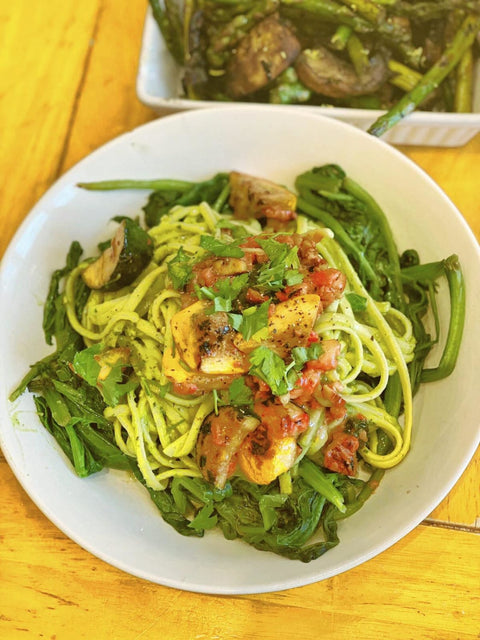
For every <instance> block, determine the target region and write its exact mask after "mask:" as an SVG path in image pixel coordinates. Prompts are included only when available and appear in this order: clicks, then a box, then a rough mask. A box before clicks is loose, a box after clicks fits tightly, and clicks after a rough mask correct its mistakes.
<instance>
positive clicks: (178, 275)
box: [167, 247, 193, 290]
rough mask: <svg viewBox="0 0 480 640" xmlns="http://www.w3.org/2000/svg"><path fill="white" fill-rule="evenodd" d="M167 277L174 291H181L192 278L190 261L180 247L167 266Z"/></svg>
mask: <svg viewBox="0 0 480 640" xmlns="http://www.w3.org/2000/svg"><path fill="white" fill-rule="evenodd" d="M167 269H168V275H169V277H170V280H171V281H172V284H173V286H174V288H175V289H179V290H181V289H183V287H184V286H185V285H186V284H187V282H188V281H189V280H190V278H191V277H192V273H193V272H192V261H191V259H190V258H189V256H188V255H187V254H186V253H185V251H184V250H183V249H182V247H180V249H179V250H178V251H177V253H176V255H175V257H174V258H172V259H171V260H170V261H169V263H168V264H167Z"/></svg>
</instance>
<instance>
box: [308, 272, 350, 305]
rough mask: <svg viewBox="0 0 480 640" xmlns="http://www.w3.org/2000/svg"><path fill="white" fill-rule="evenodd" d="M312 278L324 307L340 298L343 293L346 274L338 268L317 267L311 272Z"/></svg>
mask: <svg viewBox="0 0 480 640" xmlns="http://www.w3.org/2000/svg"><path fill="white" fill-rule="evenodd" d="M310 279H311V281H312V283H313V285H314V286H315V289H316V290H315V293H318V295H319V296H320V299H321V301H322V304H323V306H324V307H328V305H329V304H331V303H332V302H334V301H335V300H338V298H340V296H341V295H342V294H343V291H344V289H345V284H346V281H347V279H346V277H345V275H344V274H343V273H342V272H341V271H339V270H338V269H332V268H327V269H317V270H316V271H313V273H311V274H310Z"/></svg>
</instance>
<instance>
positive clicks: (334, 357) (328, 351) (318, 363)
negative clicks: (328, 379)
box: [307, 340, 340, 371]
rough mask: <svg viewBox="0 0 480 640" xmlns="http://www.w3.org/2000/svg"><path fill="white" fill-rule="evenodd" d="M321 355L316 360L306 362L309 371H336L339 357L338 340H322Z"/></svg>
mask: <svg viewBox="0 0 480 640" xmlns="http://www.w3.org/2000/svg"><path fill="white" fill-rule="evenodd" d="M321 345H322V353H321V354H320V356H319V357H318V358H317V359H316V360H311V361H310V362H308V363H307V364H308V366H309V367H310V368H311V369H318V370H320V371H332V370H333V369H336V367H337V364H338V356H339V355H340V343H339V342H338V340H322V342H321Z"/></svg>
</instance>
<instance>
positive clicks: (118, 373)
mask: <svg viewBox="0 0 480 640" xmlns="http://www.w3.org/2000/svg"><path fill="white" fill-rule="evenodd" d="M103 349H104V346H103V345H102V344H101V343H98V344H94V345H93V346H91V347H88V348H87V349H83V350H82V351H79V352H78V353H76V354H75V357H74V358H73V368H74V370H75V373H77V374H78V375H79V376H80V377H81V378H83V379H84V380H85V382H87V383H88V384H89V385H91V386H92V387H97V389H99V390H100V392H101V394H102V396H103V398H104V400H105V402H106V403H107V404H108V405H109V406H111V407H114V406H116V405H117V404H118V403H119V401H120V399H121V398H122V397H123V396H124V395H125V394H126V393H128V392H129V391H131V390H133V389H135V388H136V387H137V386H138V383H137V382H135V381H129V382H122V379H123V371H122V370H123V368H124V367H125V366H126V365H127V363H126V362H125V361H124V360H123V359H122V358H119V359H118V360H117V361H116V362H115V363H112V364H108V366H109V367H110V372H109V373H108V375H107V376H106V377H105V378H104V379H102V380H99V374H100V370H101V369H102V365H101V364H100V363H99V359H101V354H102V351H103Z"/></svg>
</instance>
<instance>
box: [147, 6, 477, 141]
mask: <svg viewBox="0 0 480 640" xmlns="http://www.w3.org/2000/svg"><path fill="white" fill-rule="evenodd" d="M181 76H182V69H181V67H179V66H178V65H177V64H176V63H175V61H174V60H173V58H172V56H171V55H170V53H169V52H168V50H167V48H166V46H165V42H164V40H163V38H162V37H161V34H160V31H159V28H158V26H157V24H156V22H155V20H154V19H153V17H152V14H151V11H150V10H148V11H147V16H146V20H145V28H144V31H143V39H142V48H141V52H140V61H139V66H138V74H137V96H138V98H139V100H140V101H141V102H143V103H144V104H145V105H147V106H148V107H151V108H152V109H154V110H155V111H157V112H158V113H159V114H162V115H164V114H166V113H173V112H175V111H181V110H185V109H205V108H209V109H214V108H216V107H217V106H218V105H221V106H225V105H226V104H231V105H234V104H236V103H225V102H221V103H216V102H212V101H210V102H207V101H204V100H188V99H186V98H184V97H182V90H181ZM474 78H475V82H474V101H473V113H433V112H429V111H416V112H414V113H412V114H411V115H410V116H408V117H406V118H404V119H403V120H401V121H400V122H399V123H398V124H396V125H395V126H394V127H393V128H392V129H390V131H387V132H386V133H385V134H384V135H383V136H382V139H383V140H384V141H385V142H389V143H391V144H397V145H402V144H405V145H424V146H438V147H459V146H462V145H464V144H466V143H467V142H468V141H469V140H470V139H471V138H473V136H475V135H476V134H477V133H478V132H479V131H480V65H479V64H477V66H476V68H475V73H474ZM290 108H294V109H297V110H299V111H307V112H310V113H316V114H318V115H323V116H328V117H330V118H335V119H336V120H341V121H342V122H348V123H349V124H353V125H354V126H356V127H358V128H360V129H363V130H364V131H366V130H367V129H368V128H369V127H370V125H371V124H372V123H373V122H375V120H376V119H377V118H378V117H380V116H381V115H382V114H383V113H384V111H377V110H368V109H348V108H338V107H313V106H304V105H297V106H295V107H290V106H284V105H275V109H278V110H280V111H283V110H285V109H290Z"/></svg>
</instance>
